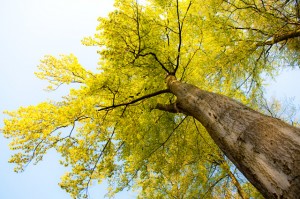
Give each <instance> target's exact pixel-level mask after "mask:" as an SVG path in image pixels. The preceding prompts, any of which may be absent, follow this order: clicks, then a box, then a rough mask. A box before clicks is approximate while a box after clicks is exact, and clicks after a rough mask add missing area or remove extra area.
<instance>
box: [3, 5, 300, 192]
mask: <svg viewBox="0 0 300 199" xmlns="http://www.w3.org/2000/svg"><path fill="white" fill-rule="evenodd" d="M260 2H264V1H256V0H255V1H252V0H251V1H248V0H243V1H239V0H235V1H221V0H209V1H207V0H191V1H189V0H178V1H176V0H149V1H147V2H146V3H144V4H138V3H137V2H136V1H132V0H116V1H115V6H116V9H115V11H113V12H111V13H110V14H109V16H108V17H107V18H99V25H98V27H97V32H96V33H95V35H94V36H93V37H87V38H85V39H83V41H82V42H83V44H84V45H90V46H98V47H99V49H100V50H99V55H100V58H99V68H98V72H91V71H88V70H86V69H85V68H84V67H83V66H81V65H80V64H79V62H78V60H77V58H76V57H75V56H74V55H72V54H71V55H61V56H60V57H59V58H56V57H53V56H50V55H48V56H45V57H44V59H43V60H42V61H41V64H40V65H39V67H38V69H39V72H37V73H36V75H37V76H38V77H39V78H40V79H45V80H48V81H49V83H50V85H49V87H48V89H49V90H55V89H57V88H58V87H59V86H60V85H61V84H72V83H78V84H79V85H80V87H78V88H77V89H74V88H73V89H70V93H69V95H67V96H65V97H64V98H63V100H62V101H60V102H52V101H50V102H43V103H40V104H38V105H36V106H29V107H20V108H19V109H18V110H17V111H11V112H7V114H8V115H9V116H10V118H9V119H6V120H5V126H4V128H3V129H2V133H3V135H4V136H5V137H7V138H10V139H11V143H10V147H11V149H12V150H15V151H16V154H15V155H13V156H12V158H11V160H10V162H12V163H15V164H16V171H22V170H23V169H24V167H25V166H26V165H27V164H28V163H30V162H31V161H34V162H38V161H40V160H42V158H43V155H44V154H45V153H46V152H47V150H48V149H51V148H54V149H56V151H57V152H58V153H60V154H61V156H62V160H61V164H63V165H65V166H68V167H69V168H70V171H69V172H68V173H66V174H65V175H64V176H63V177H62V178H61V183H60V186H61V187H62V188H63V189H65V190H66V191H67V192H69V193H70V194H71V196H72V197H73V198H77V197H84V196H85V194H86V191H87V189H88V187H89V186H90V185H91V184H92V182H99V183H100V182H101V181H102V180H103V179H108V180H109V182H110V184H111V187H112V189H111V193H110V194H113V193H114V192H118V191H120V190H122V189H123V188H124V187H127V186H132V185H134V187H136V189H137V190H139V191H140V197H141V198H148V197H149V198H199V197H200V198H219V197H226V196H229V197H232V198H237V197H238V194H237V191H236V187H235V186H234V185H233V184H232V182H231V179H230V178H229V176H228V175H227V173H226V172H228V170H224V169H223V167H222V166H221V165H222V164H228V163H227V160H226V159H225V158H224V156H222V155H221V152H220V151H219V149H218V148H217V147H216V146H215V145H214V143H213V141H212V139H211V138H210V137H209V135H208V134H207V133H206V131H205V129H204V128H203V127H202V126H201V124H199V123H198V122H196V121H195V120H194V119H193V118H191V117H189V116H185V115H183V114H173V113H167V112H162V111H159V110H156V109H154V108H155V106H156V104H157V103H169V102H174V100H175V98H174V96H172V95H171V94H169V93H166V92H162V93H160V94H157V95H151V96H150V94H152V93H156V92H158V91H161V90H164V89H166V85H165V76H166V74H167V72H169V73H174V72H176V76H177V78H178V79H180V80H181V81H184V82H188V83H191V84H194V85H197V86H199V87H200V88H202V89H205V90H209V91H214V92H218V93H222V94H225V95H228V96H230V97H233V98H235V99H238V100H239V101H241V102H243V103H248V104H251V103H250V102H251V101H252V100H253V99H254V98H256V97H257V95H258V92H257V90H258V89H259V88H261V86H262V85H263V79H262V78H261V75H262V74H263V73H265V74H266V73H268V74H270V75H272V74H274V72H276V70H277V67H278V63H280V61H279V60H278V59H275V55H276V56H278V57H280V55H283V54H280V53H281V51H280V49H281V48H283V49H286V48H289V47H291V46H292V45H289V46H287V47H286V46H285V45H284V44H283V43H282V42H281V43H280V42H278V43H277V44H272V45H271V44H270V42H269V41H270V40H271V39H274V38H275V35H279V34H284V33H285V32H287V31H292V30H293V28H294V29H295V26H296V25H293V24H292V22H293V20H295V19H294V18H293V17H290V24H285V23H284V20H283V19H282V16H281V14H284V13H285V12H290V13H293V9H292V6H291V5H290V4H288V5H286V7H284V6H283V7H282V9H284V13H280V12H276V10H275V7H276V6H277V7H278V8H279V7H280V5H279V3H276V4H272V5H273V7H274V9H272V5H271V4H269V3H268V2H270V1H265V2H266V4H265V5H262V4H261V3H260ZM272 2H273V1H272ZM278 2H283V1H278ZM277 4H278V5H277ZM255 6H256V7H255ZM277 7H276V8H277ZM268 42H269V43H268ZM291 42H292V41H291ZM271 47H272V48H271ZM292 47H293V48H296V47H295V45H293V46H292ZM292 47H291V48H292ZM297 49H298V48H297ZM283 53H286V54H284V55H290V56H289V58H295V56H294V54H288V53H289V51H283ZM143 96H146V97H144V98H143ZM131 102H132V103H131ZM231 168H233V167H232V166H231ZM240 183H241V184H242V187H244V189H245V192H246V193H247V194H249V196H255V194H256V192H255V190H254V189H253V187H251V186H250V185H249V184H248V183H244V182H243V180H240Z"/></svg>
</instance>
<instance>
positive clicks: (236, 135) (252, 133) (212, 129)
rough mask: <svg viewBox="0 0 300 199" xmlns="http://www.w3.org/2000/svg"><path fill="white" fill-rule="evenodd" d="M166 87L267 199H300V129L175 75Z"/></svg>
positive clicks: (179, 105) (177, 103) (182, 107)
mask: <svg viewBox="0 0 300 199" xmlns="http://www.w3.org/2000/svg"><path fill="white" fill-rule="evenodd" d="M167 85H168V88H169V90H170V92H171V93H173V94H174V95H175V96H176V97H177V102H176V109H178V110H182V112H185V113H188V114H189V115H191V116H193V117H194V118H196V119H197V120H198V121H200V122H201V123H202V125H203V126H204V127H205V128H206V129H207V131H208V132H209V134H210V136H211V137H212V139H213V140H214V141H215V142H216V144H217V145H218V146H219V147H220V148H221V150H222V151H223V152H224V153H225V155H226V156H227V157H228V158H229V159H230V160H231V161H232V162H233V163H234V164H235V165H236V167H237V168H238V169H239V170H240V171H241V172H242V173H243V174H244V175H245V177H246V178H247V179H248V180H249V181H250V182H251V183H252V184H253V185H254V186H255V187H256V188H257V189H258V190H259V191H260V192H261V193H262V194H263V195H264V197H266V198H299V196H300V129H298V128H296V127H293V126H291V125H289V124H286V123H284V122H283V121H281V120H279V119H275V118H272V117H269V116H266V115H263V114H261V113H259V112H256V111H254V110H252V109H250V108H249V107H247V106H245V105H243V104H241V103H239V102H237V101H235V100H233V99H230V98H228V97H226V96H222V95H219V94H215V93H211V92H207V91H204V90H201V89H199V88H197V87H195V86H193V85H190V84H186V83H181V82H180V81H178V80H176V78H175V77H174V76H168V77H167ZM161 108H162V106H161Z"/></svg>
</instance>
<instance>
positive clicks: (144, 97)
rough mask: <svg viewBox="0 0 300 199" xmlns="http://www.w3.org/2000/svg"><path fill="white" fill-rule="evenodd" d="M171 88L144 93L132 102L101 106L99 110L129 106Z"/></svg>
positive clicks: (166, 91) (167, 91)
mask: <svg viewBox="0 0 300 199" xmlns="http://www.w3.org/2000/svg"><path fill="white" fill-rule="evenodd" d="M169 92H170V91H169V89H164V90H160V91H157V92H154V93H150V94H148V95H144V96H142V97H139V98H137V99H134V100H132V101H130V102H126V103H121V104H116V105H112V106H107V107H103V108H100V109H98V110H97V111H103V110H109V109H114V108H117V107H120V106H128V105H131V104H134V103H136V102H139V101H142V100H144V99H148V98H151V97H154V96H157V95H160V94H163V93H169Z"/></svg>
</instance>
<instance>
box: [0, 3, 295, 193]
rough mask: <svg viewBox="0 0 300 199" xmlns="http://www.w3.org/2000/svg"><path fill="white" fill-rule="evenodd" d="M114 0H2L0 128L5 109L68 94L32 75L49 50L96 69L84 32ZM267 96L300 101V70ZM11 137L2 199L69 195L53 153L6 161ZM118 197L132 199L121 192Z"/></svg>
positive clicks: (2, 170) (0, 172)
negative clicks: (33, 160)
mask: <svg viewBox="0 0 300 199" xmlns="http://www.w3.org/2000/svg"><path fill="white" fill-rule="evenodd" d="M112 3H113V1H112V0H26V1H24V0H6V1H5V0H2V1H0V27H1V31H0V127H2V126H3V118H4V117H5V116H4V115H3V114H2V112H3V111H4V110H15V109H17V108H18V107H19V106H27V105H34V104H37V103H39V102H41V101H44V100H47V99H56V98H58V96H60V95H63V94H65V93H64V92H66V90H64V89H62V90H59V92H58V93H47V92H44V91H43V89H44V88H45V87H46V85H47V83H46V82H44V81H41V80H39V79H37V78H36V77H35V75H34V72H35V71H36V66H37V65H38V64H39V60H40V59H41V58H42V57H43V56H44V55H46V54H52V55H59V54H61V53H65V54H69V53H74V54H75V55H77V56H78V58H79V61H80V63H81V64H82V65H84V66H86V67H88V68H90V69H95V68H96V67H97V59H98V57H97V54H96V49H95V48H92V47H85V46H83V45H81V43H80V40H81V39H82V38H83V37H84V36H89V35H92V34H93V33H94V32H95V28H96V25H97V18H98V17H99V16H105V15H106V14H107V12H108V11H109V10H111V9H112ZM269 84H270V86H269V87H268V89H267V91H268V95H269V96H272V95H275V96H277V97H280V98H284V97H294V96H295V97H296V98H295V101H294V102H295V103H296V105H298V106H299V104H300V92H299V91H300V90H299V88H298V87H299V86H298V85H300V71H299V69H297V70H293V71H284V72H283V73H281V75H280V76H279V77H278V78H277V79H276V82H272V81H270V82H269ZM7 145H8V141H7V140H6V139H4V138H3V137H1V136H0V184H1V186H0V198H1V199H20V198H22V199H40V198H43V199H53V198H55V199H65V198H70V197H69V195H68V194H67V193H65V192H64V191H63V190H61V189H60V188H59V186H58V182H59V181H60V176H61V175H62V174H63V173H64V172H65V169H64V168H63V167H62V166H61V165H59V163H58V156H57V155H56V154H55V152H54V151H50V152H49V154H47V155H46V156H45V157H44V160H43V161H42V162H40V163H39V164H38V165H29V166H28V167H27V169H26V170H25V172H23V173H21V174H16V173H14V172H13V165H10V164H8V163H7V160H8V158H9V157H10V155H11V154H12V153H11V152H10V151H9V149H8V146H7ZM105 193H106V190H105V186H100V185H99V186H93V187H92V189H91V195H90V196H91V198H103V196H104V195H105ZM116 198H134V196H133V194H132V193H127V192H123V193H120V194H119V195H117V197H116Z"/></svg>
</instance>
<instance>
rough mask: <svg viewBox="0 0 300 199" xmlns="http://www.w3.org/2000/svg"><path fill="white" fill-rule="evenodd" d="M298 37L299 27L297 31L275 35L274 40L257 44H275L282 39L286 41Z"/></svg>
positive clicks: (299, 35)
mask: <svg viewBox="0 0 300 199" xmlns="http://www.w3.org/2000/svg"><path fill="white" fill-rule="evenodd" d="M296 37H300V29H298V30H296V31H290V32H287V33H285V34H282V35H274V36H273V39H272V40H270V41H266V42H260V43H257V46H265V45H273V44H276V43H279V42H281V41H286V40H288V39H293V38H296Z"/></svg>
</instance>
